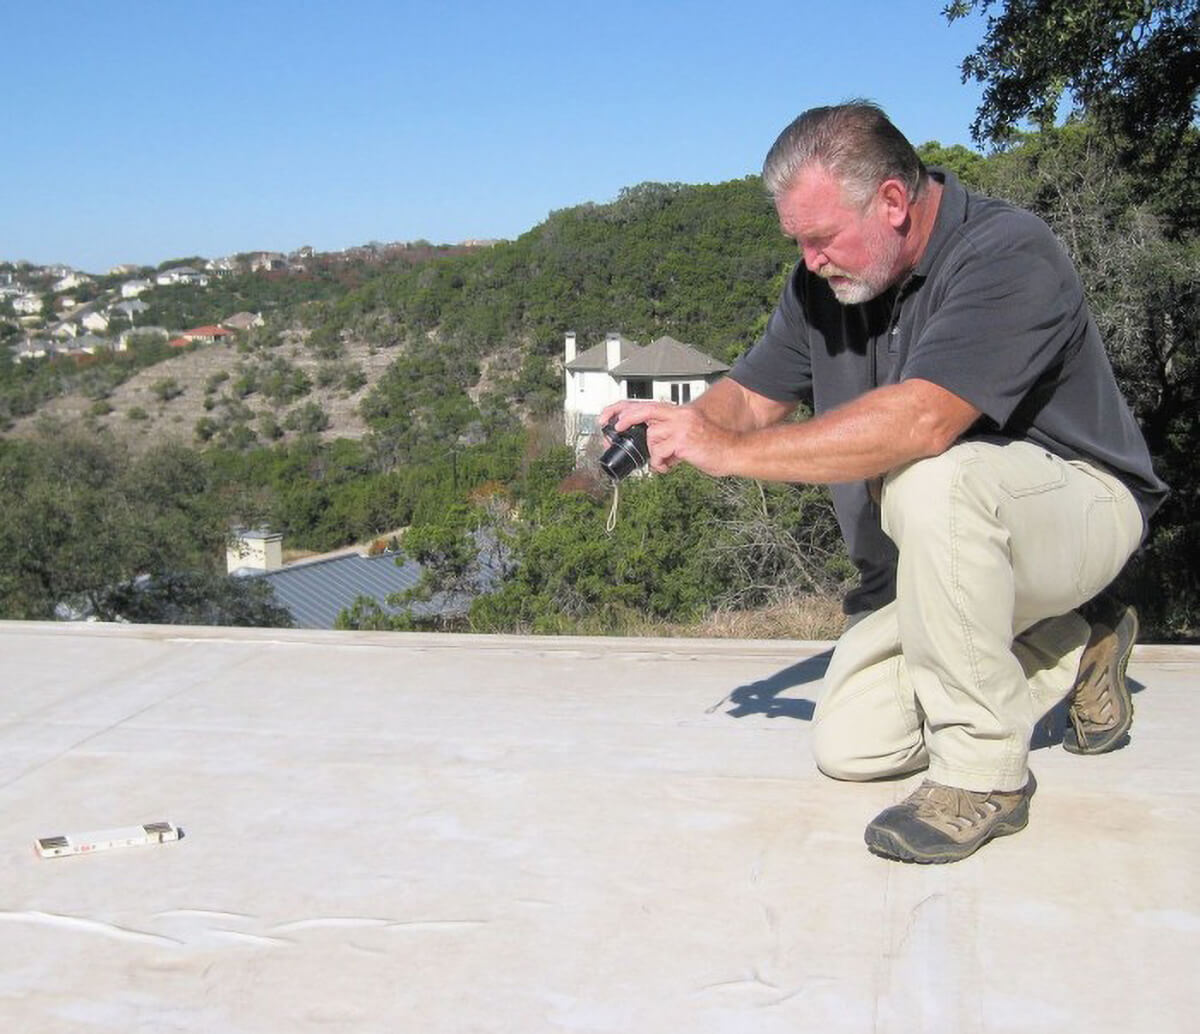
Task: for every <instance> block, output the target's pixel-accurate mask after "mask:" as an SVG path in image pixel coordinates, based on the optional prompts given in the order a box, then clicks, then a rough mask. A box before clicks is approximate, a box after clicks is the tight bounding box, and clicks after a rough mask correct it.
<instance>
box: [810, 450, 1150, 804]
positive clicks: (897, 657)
mask: <svg viewBox="0 0 1200 1034" xmlns="http://www.w3.org/2000/svg"><path fill="white" fill-rule="evenodd" d="M881 508H882V520H883V530H884V531H885V532H886V533H887V534H888V536H889V537H891V539H892V540H893V541H894V542H895V543H896V545H897V547H898V549H899V552H900V562H899V567H898V569H897V575H896V600H895V602H894V603H891V604H889V605H888V606H886V607H884V608H882V609H881V610H877V611H875V612H873V613H872V614H870V615H868V616H867V617H865V618H863V619H862V620H861V621H859V622H858V623H857V624H855V625H853V626H852V627H851V628H849V629H848V630H847V631H846V632H845V634H844V635H843V636H842V637H841V639H840V640H839V641H838V644H837V647H836V649H835V650H834V653H833V659H832V661H831V662H830V665H829V670H828V671H827V673H826V675H825V688H824V692H823V694H822V697H821V699H820V702H819V703H818V705H817V708H816V713H815V715H814V720H813V732H812V742H813V753H814V755H815V758H816V762H817V765H818V767H819V768H820V769H821V771H823V772H824V773H826V774H827V775H830V776H832V777H834V778H835V779H855V780H861V779H875V778H878V777H880V776H886V775H897V774H902V773H905V772H914V771H917V770H918V769H922V768H925V767H926V766H928V769H929V773H928V774H929V777H930V778H931V779H934V780H936V781H937V782H939V783H945V784H947V785H950V786H957V787H961V788H963V789H967V790H980V791H986V790H1016V789H1019V788H1021V787H1022V786H1024V785H1025V782H1026V778H1027V768H1026V761H1027V758H1028V753H1029V742H1030V737H1031V735H1032V733H1033V728H1034V725H1035V723H1036V722H1037V721H1038V719H1039V718H1041V717H1042V716H1043V715H1044V714H1045V713H1046V712H1047V711H1049V710H1050V709H1051V708H1052V707H1053V706H1054V705H1055V704H1057V703H1058V702H1059V701H1060V700H1062V699H1063V697H1064V696H1065V695H1066V694H1067V693H1068V692H1069V691H1070V688H1071V686H1072V684H1073V682H1074V678H1075V674H1076V670H1077V668H1078V665H1079V658H1080V655H1081V654H1082V652H1083V648H1084V646H1085V645H1086V643H1087V639H1088V635H1089V626H1088V623H1087V622H1086V621H1084V619H1083V618H1082V617H1080V616H1079V615H1078V614H1076V613H1073V611H1074V609H1075V608H1076V607H1078V606H1079V605H1080V604H1082V603H1085V602H1086V601H1087V600H1089V599H1091V598H1092V597H1093V596H1094V595H1096V593H1098V592H1099V591H1100V590H1101V589H1103V588H1104V587H1105V586H1106V585H1107V584H1108V583H1109V582H1110V581H1112V579H1113V578H1115V577H1116V575H1117V574H1118V573H1119V572H1120V570H1121V568H1122V566H1123V565H1124V564H1125V561H1126V560H1127V559H1128V558H1129V556H1130V555H1131V554H1132V552H1133V551H1134V550H1135V549H1136V548H1137V546H1138V543H1139V541H1140V539H1141V536H1142V518H1141V514H1140V513H1139V511H1138V508H1137V505H1136V504H1135V502H1134V500H1133V497H1132V495H1131V494H1130V492H1129V490H1128V489H1127V488H1126V487H1125V486H1124V485H1123V484H1121V482H1120V481H1119V480H1117V479H1116V478H1115V477H1112V476H1111V475H1109V474H1107V473H1105V472H1102V471H1100V470H1098V469H1096V468H1095V467H1093V466H1090V465H1088V464H1086V463H1080V462H1069V461H1066V460H1063V459H1060V458H1059V457H1057V456H1053V455H1051V454H1050V453H1047V452H1046V451H1045V450H1044V449H1042V448H1040V447H1038V446H1036V445H1033V444H1031V443H1029V442H1008V443H991V442H979V441H972V442H962V443H959V444H958V445H955V446H954V447H952V448H951V449H948V450H947V451H946V452H944V453H942V454H941V455H940V456H935V457H932V458H930V459H925V460H920V461H917V462H916V463H912V464H909V465H908V466H906V467H902V468H900V469H898V470H896V471H893V472H892V473H891V474H889V475H888V477H887V478H886V479H885V481H884V484H883V490H882V500H881Z"/></svg>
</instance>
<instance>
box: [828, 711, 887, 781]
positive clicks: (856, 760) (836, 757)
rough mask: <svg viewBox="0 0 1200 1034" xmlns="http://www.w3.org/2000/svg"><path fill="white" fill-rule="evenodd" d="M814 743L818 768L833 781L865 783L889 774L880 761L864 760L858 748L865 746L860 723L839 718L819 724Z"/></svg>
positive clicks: (831, 718) (829, 719)
mask: <svg viewBox="0 0 1200 1034" xmlns="http://www.w3.org/2000/svg"><path fill="white" fill-rule="evenodd" d="M856 732H857V733H858V736H857V737H856V735H855V733H856ZM811 743H812V753H813V760H814V761H815V762H816V763H817V768H819V769H820V770H821V771H822V772H823V773H824V774H825V775H827V776H829V778H830V779H842V780H846V781H847V782H865V781H866V780H869V779H877V778H878V777H879V776H880V775H885V774H886V772H884V771H882V770H881V766H880V764H879V759H878V758H869V757H863V756H862V751H861V750H856V749H855V747H858V746H861V744H862V730H861V729H860V728H857V723H851V722H847V721H839V720H838V718H837V717H836V716H832V717H830V718H827V719H825V720H824V721H821V722H816V723H814V725H813V730H812V740H811Z"/></svg>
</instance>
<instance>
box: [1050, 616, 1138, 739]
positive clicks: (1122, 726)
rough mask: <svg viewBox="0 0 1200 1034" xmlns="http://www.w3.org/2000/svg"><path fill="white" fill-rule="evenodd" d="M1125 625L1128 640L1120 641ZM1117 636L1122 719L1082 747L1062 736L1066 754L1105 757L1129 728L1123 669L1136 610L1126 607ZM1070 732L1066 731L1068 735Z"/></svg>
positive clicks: (1129, 702) (1130, 651) (1128, 699)
mask: <svg viewBox="0 0 1200 1034" xmlns="http://www.w3.org/2000/svg"><path fill="white" fill-rule="evenodd" d="M1126 625H1128V626H1129V627H1128V628H1127V631H1128V639H1127V640H1125V641H1124V642H1122V631H1121V629H1122V626H1126ZM1114 631H1115V632H1116V634H1117V671H1116V682H1115V685H1114V689H1115V691H1116V692H1117V694H1118V695H1119V697H1120V699H1121V704H1122V710H1123V711H1124V712H1125V717H1124V718H1123V719H1122V720H1121V721H1119V722H1118V723H1117V724H1116V725H1114V726H1113V727H1112V728H1111V729H1104V730H1101V732H1100V734H1099V738H1094V739H1091V740H1089V741H1088V742H1087V743H1086V744H1083V743H1080V742H1079V741H1078V740H1077V739H1073V738H1072V739H1068V738H1067V737H1066V736H1064V737H1063V750H1065V751H1067V753H1069V754H1080V755H1087V754H1107V753H1108V752H1109V751H1112V750H1116V749H1117V747H1119V746H1120V745H1121V742H1122V741H1123V740H1124V738H1125V736H1126V735H1127V734H1128V732H1129V730H1130V729H1131V728H1132V727H1133V694H1131V693H1130V692H1129V684H1128V683H1127V682H1126V681H1125V669H1126V668H1127V667H1128V666H1129V658H1130V657H1132V656H1133V648H1134V646H1135V645H1136V644H1137V635H1138V618H1137V611H1135V610H1134V609H1133V608H1132V607H1126V608H1125V613H1124V614H1122V615H1121V620H1120V621H1118V622H1117V627H1116V628H1115V629H1114ZM1074 731H1075V730H1074V729H1068V735H1069V734H1070V733H1073V732H1074Z"/></svg>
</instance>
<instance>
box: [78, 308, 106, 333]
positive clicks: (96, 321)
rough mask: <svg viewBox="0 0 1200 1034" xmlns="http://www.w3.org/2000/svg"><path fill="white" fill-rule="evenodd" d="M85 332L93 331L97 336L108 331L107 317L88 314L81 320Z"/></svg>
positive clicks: (98, 313)
mask: <svg viewBox="0 0 1200 1034" xmlns="http://www.w3.org/2000/svg"><path fill="white" fill-rule="evenodd" d="M79 322H80V323H82V324H83V326H84V329H85V330H90V331H93V332H95V333H97V334H103V333H104V332H105V331H107V330H108V317H107V316H105V315H104V313H102V312H89V313H88V314H87V315H86V316H84V317H83V319H82V320H80V321H79Z"/></svg>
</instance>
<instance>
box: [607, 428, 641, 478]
mask: <svg viewBox="0 0 1200 1034" xmlns="http://www.w3.org/2000/svg"><path fill="white" fill-rule="evenodd" d="M601 430H602V431H603V432H604V437H605V438H607V439H608V440H609V442H610V443H611V444H610V445H609V447H608V448H607V449H606V450H605V451H604V455H603V456H601V457H600V469H601V470H603V471H604V473H605V474H607V475H608V476H609V477H610V478H612V479H613V480H614V481H620V480H621V479H622V478H626V477H628V476H629V475H630V474H632V473H633V472H634V471H635V470H637V469H638V468H639V467H644V466H645V465H646V464H647V463H649V462H650V449H649V447H648V446H647V445H646V425H645V424H634V425H633V426H632V427H627V428H625V430H624V431H618V430H617V422H616V421H615V420H612V421H609V422H608V423H607V424H605V425H604V427H603V428H601Z"/></svg>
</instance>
